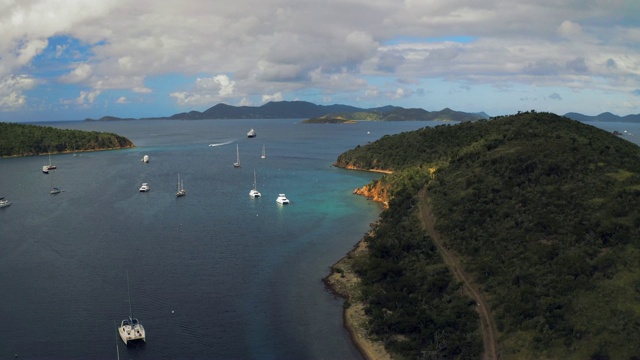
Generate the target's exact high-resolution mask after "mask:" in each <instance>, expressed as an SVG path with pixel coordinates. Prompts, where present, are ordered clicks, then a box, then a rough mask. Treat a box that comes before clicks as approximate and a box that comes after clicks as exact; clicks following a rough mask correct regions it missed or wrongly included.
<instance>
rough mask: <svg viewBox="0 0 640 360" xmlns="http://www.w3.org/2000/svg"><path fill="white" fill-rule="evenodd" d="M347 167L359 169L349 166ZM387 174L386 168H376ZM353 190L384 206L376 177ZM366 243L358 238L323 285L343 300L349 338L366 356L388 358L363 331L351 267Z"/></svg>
mask: <svg viewBox="0 0 640 360" xmlns="http://www.w3.org/2000/svg"><path fill="white" fill-rule="evenodd" d="M351 170H362V171H369V170H363V169H356V168H351ZM375 172H381V173H386V174H389V173H391V172H390V171H384V170H376V171H375ZM353 193H354V194H357V195H363V196H366V197H368V198H369V199H372V200H373V201H376V202H380V203H382V204H383V205H384V207H385V208H387V207H388V189H387V188H386V187H385V186H383V185H382V184H381V182H380V181H377V182H375V183H373V184H369V185H365V186H363V187H362V188H357V189H355V190H354V191H353ZM366 254H367V244H366V242H365V241H364V240H360V241H359V242H358V243H357V244H356V245H355V247H354V248H353V250H351V251H350V252H349V253H348V254H347V255H346V256H345V257H343V258H342V259H340V260H339V261H338V262H337V263H336V264H334V265H333V266H332V267H331V273H330V274H329V275H328V276H327V277H325V278H324V279H323V282H324V283H325V286H326V287H327V288H328V289H329V291H331V292H332V293H333V294H335V295H336V296H339V297H341V298H343V299H344V300H345V303H344V306H343V309H344V310H343V321H344V326H345V328H346V329H347V331H348V332H349V335H350V337H351V340H352V341H353V343H354V344H355V346H356V347H357V348H358V350H360V353H361V354H362V356H363V357H364V358H365V359H367V360H391V359H392V357H391V355H390V354H389V353H388V352H387V351H386V350H385V348H384V345H383V344H382V343H381V342H379V341H375V340H373V339H371V338H370V337H369V336H368V331H367V320H368V319H367V316H366V315H365V313H364V302H363V301H362V297H361V294H360V287H359V282H360V278H359V277H358V275H357V274H356V273H355V271H354V269H353V266H352V264H353V262H354V260H355V259H356V258H357V257H359V256H366Z"/></svg>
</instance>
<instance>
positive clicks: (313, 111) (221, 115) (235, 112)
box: [169, 101, 363, 120]
mask: <svg viewBox="0 0 640 360" xmlns="http://www.w3.org/2000/svg"><path fill="white" fill-rule="evenodd" d="M355 111H363V109H360V108H357V107H354V106H348V105H316V104H313V103H310V102H306V101H278V102H273V101H272V102H268V103H266V104H264V105H262V106H257V107H256V106H232V105H227V104H218V105H215V106H213V107H211V108H209V109H207V110H205V111H203V112H199V111H190V112H188V113H179V114H175V115H172V116H170V117H169V119H177V120H200V119H297V118H310V117H318V116H322V115H326V114H328V113H334V112H355Z"/></svg>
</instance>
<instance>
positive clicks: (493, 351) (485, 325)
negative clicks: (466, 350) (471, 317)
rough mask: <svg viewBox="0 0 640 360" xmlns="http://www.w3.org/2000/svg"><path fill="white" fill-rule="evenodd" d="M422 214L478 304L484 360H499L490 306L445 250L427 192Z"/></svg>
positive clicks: (431, 233) (442, 250)
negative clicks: (436, 227)
mask: <svg viewBox="0 0 640 360" xmlns="http://www.w3.org/2000/svg"><path fill="white" fill-rule="evenodd" d="M419 203H420V214H421V218H422V223H423V224H424V227H425V228H426V230H427V233H428V234H429V236H430V237H431V238H432V239H433V241H434V242H435V243H436V246H437V247H438V251H439V252H440V254H441V255H442V258H443V259H444V261H445V263H446V264H447V265H448V266H449V268H450V269H451V271H452V272H453V274H454V276H455V277H456V278H457V279H458V280H460V281H461V282H462V284H463V288H464V291H465V293H467V295H469V296H470V297H472V298H473V299H474V300H475V301H476V303H477V304H478V306H477V310H478V314H479V315H480V324H481V329H482V340H483V343H484V354H483V356H482V358H483V360H498V359H499V357H498V345H497V342H496V341H497V338H498V335H497V334H498V332H497V330H496V327H495V324H494V323H493V319H492V318H491V310H490V308H489V305H488V303H487V301H486V299H485V298H484V296H483V295H482V293H481V292H480V291H479V290H478V288H477V286H476V285H475V284H474V283H473V282H472V281H471V278H470V277H469V276H468V275H467V274H466V273H465V272H464V270H463V269H462V266H461V265H460V262H459V261H458V259H457V258H456V256H455V255H453V254H452V253H451V252H450V251H449V250H448V249H447V248H445V246H444V244H443V241H442V238H441V237H440V234H438V232H437V231H436V229H435V218H434V216H433V211H432V209H431V206H429V203H428V202H427V192H426V191H425V190H422V191H421V192H420V202H419Z"/></svg>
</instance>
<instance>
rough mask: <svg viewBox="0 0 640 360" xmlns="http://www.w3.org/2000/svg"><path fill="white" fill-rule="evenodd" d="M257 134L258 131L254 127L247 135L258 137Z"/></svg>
mask: <svg viewBox="0 0 640 360" xmlns="http://www.w3.org/2000/svg"><path fill="white" fill-rule="evenodd" d="M256 135H257V134H256V131H255V130H253V129H251V130H249V132H248V133H247V137H250V138H252V137H256Z"/></svg>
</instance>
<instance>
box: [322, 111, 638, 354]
mask: <svg viewBox="0 0 640 360" xmlns="http://www.w3.org/2000/svg"><path fill="white" fill-rule="evenodd" d="M335 165H336V166H340V167H344V168H356V169H363V170H370V169H378V170H382V169H384V170H390V171H393V172H392V173H390V174H387V175H384V176H383V177H382V178H381V179H379V180H376V181H374V182H373V183H371V184H369V185H367V186H365V187H364V188H363V189H360V190H359V192H362V193H364V194H365V195H368V196H376V197H377V199H378V200H380V201H386V202H387V203H388V208H387V209H386V210H384V211H383V212H382V213H381V215H380V218H379V220H378V222H377V223H376V224H373V225H372V228H371V231H370V232H369V233H368V234H367V235H365V237H364V238H363V239H362V241H361V242H360V243H359V244H358V246H357V247H356V249H354V251H352V252H351V253H350V254H348V255H347V256H346V257H345V258H344V259H343V260H341V261H340V262H339V263H338V264H336V265H335V266H334V267H333V269H332V274H331V275H330V276H329V277H328V278H327V279H325V282H327V283H328V284H329V286H330V287H331V288H332V289H333V290H334V291H336V292H337V293H339V294H342V295H343V296H344V297H345V298H346V299H347V301H346V302H345V321H346V322H347V324H346V325H347V328H349V329H350V331H351V332H352V334H353V338H354V339H355V340H356V342H357V343H358V344H359V347H360V349H361V350H363V353H364V354H365V356H366V357H368V358H372V359H374V358H375V359H384V358H394V359H406V358H433V359H440V358H460V359H473V358H475V359H480V358H484V359H498V358H500V359H540V358H545V359H607V358H611V359H632V358H637V357H638V356H640V343H639V342H638V341H637V339H638V338H640V328H639V327H638V326H637V324H638V323H640V309H639V308H638V306H637V299H638V296H640V286H639V285H638V284H639V283H638V274H640V263H639V262H638V261H637V259H638V257H639V254H640V240H639V239H640V227H638V224H640V148H639V147H638V146H636V145H635V144H633V143H631V142H628V141H626V140H624V139H623V138H621V137H618V136H615V135H613V134H611V133H609V132H606V131H604V130H601V129H598V128H596V127H593V126H590V125H587V124H584V123H581V122H578V121H574V120H571V119H568V118H566V117H561V116H558V115H555V114H551V113H536V112H524V113H519V114H517V115H512V116H504V117H496V118H492V119H490V120H481V121H476V122H465V123H460V124H456V125H441V126H436V127H433V128H424V129H421V130H416V131H412V132H406V133H402V134H397V135H393V136H385V137H383V138H381V139H379V140H378V141H375V142H373V143H370V144H368V145H365V146H358V147H356V148H355V149H352V150H349V151H347V152H345V153H343V154H341V155H340V156H339V157H338V159H337V161H336V164H335ZM354 314H355V315H354ZM376 346H377V347H376ZM380 349H383V350H384V351H381V350H380Z"/></svg>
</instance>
